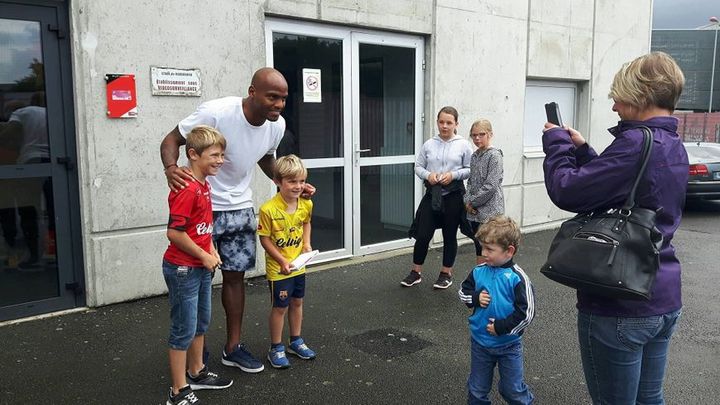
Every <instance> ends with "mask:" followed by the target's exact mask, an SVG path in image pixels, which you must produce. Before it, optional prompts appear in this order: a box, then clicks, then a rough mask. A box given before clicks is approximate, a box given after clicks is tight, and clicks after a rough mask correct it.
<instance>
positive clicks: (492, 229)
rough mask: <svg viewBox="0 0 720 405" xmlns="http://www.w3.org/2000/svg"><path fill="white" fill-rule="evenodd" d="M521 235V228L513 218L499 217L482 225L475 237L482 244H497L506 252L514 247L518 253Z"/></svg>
mask: <svg viewBox="0 0 720 405" xmlns="http://www.w3.org/2000/svg"><path fill="white" fill-rule="evenodd" d="M520 235H521V234H520V227H519V226H518V224H517V223H516V222H515V221H513V219H512V218H510V217H507V216H505V215H497V216H494V217H492V218H490V219H488V220H487V222H485V223H484V224H482V225H480V229H478V231H477V233H476V234H475V237H476V238H477V239H478V240H479V241H480V243H482V244H486V243H492V244H496V245H499V246H500V247H502V248H503V249H505V250H508V248H510V246H514V247H515V252H516V253H517V251H518V248H519V247H520Z"/></svg>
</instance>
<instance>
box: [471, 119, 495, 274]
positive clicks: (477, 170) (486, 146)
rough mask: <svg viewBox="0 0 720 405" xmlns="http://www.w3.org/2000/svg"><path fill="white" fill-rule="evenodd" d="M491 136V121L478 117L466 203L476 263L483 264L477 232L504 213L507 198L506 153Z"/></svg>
mask: <svg viewBox="0 0 720 405" xmlns="http://www.w3.org/2000/svg"><path fill="white" fill-rule="evenodd" d="M492 138H493V130H492V124H491V123H490V121H488V120H486V119H481V120H477V121H475V122H474V123H473V124H472V127H470V139H472V141H473V144H475V146H477V150H476V151H475V152H474V153H473V154H472V158H471V159H470V178H469V179H468V182H467V193H465V196H464V197H463V202H464V203H465V210H466V211H467V219H468V221H469V222H470V226H471V228H472V232H473V236H472V239H473V243H475V255H476V256H477V264H481V263H484V262H485V259H484V258H483V256H482V246H481V245H480V242H479V241H478V240H477V238H476V237H475V233H476V232H477V230H478V228H480V225H482V224H483V223H485V221H487V220H488V219H490V218H492V217H494V216H496V215H501V214H504V213H505V198H504V197H503V191H502V180H503V153H502V151H501V150H500V149H496V148H494V147H493V146H492Z"/></svg>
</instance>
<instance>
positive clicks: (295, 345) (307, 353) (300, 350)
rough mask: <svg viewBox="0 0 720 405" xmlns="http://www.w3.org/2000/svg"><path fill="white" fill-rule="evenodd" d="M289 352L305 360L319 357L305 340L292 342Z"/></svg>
mask: <svg viewBox="0 0 720 405" xmlns="http://www.w3.org/2000/svg"><path fill="white" fill-rule="evenodd" d="M287 351H288V353H291V354H294V355H296V356H298V357H300V358H301V359H303V360H312V359H314V358H315V356H317V355H316V354H315V352H314V351H313V350H312V349H310V348H309V347H307V345H306V344H305V341H304V340H303V338H298V339H295V340H293V341H292V342H290V345H289V346H288V350H287Z"/></svg>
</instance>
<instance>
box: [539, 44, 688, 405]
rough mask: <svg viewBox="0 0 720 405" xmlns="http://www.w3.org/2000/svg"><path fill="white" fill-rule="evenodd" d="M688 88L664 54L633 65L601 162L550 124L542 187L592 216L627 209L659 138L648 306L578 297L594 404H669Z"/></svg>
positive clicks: (567, 131)
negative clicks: (679, 108) (683, 97)
mask: <svg viewBox="0 0 720 405" xmlns="http://www.w3.org/2000/svg"><path fill="white" fill-rule="evenodd" d="M684 82H685V78H684V77H683V74H682V72H681V71H680V68H679V67H678V66H677V64H676V63H675V61H674V60H673V59H672V58H671V57H670V56H668V55H667V54H665V53H662V52H653V53H650V54H647V55H644V56H641V57H639V58H637V59H635V60H633V61H632V62H630V63H626V64H625V65H624V66H623V67H622V69H620V71H619V72H617V74H616V75H615V78H614V80H613V83H612V87H611V89H610V94H609V96H610V97H611V98H612V99H613V101H614V104H613V107H612V109H613V111H615V112H617V114H618V115H619V116H620V122H619V123H618V125H617V126H616V127H613V128H610V129H609V131H610V133H611V134H612V135H613V136H614V137H615V140H614V141H613V142H612V143H611V144H610V145H609V146H608V147H607V148H606V149H605V150H604V151H603V152H602V153H601V154H599V155H598V154H597V153H596V152H595V151H594V150H593V149H592V148H591V147H590V146H589V145H588V144H587V143H586V142H585V139H583V137H582V135H581V134H580V133H579V132H578V131H576V130H574V129H572V128H567V127H565V128H560V127H557V126H555V125H553V124H551V123H546V124H545V130H544V135H543V150H544V151H545V161H544V164H543V168H544V171H545V186H546V188H547V191H548V194H549V195H550V198H551V199H552V201H553V202H554V203H555V205H557V206H558V207H560V208H562V209H564V210H567V211H572V212H587V211H594V210H602V209H605V208H613V207H618V206H621V205H622V203H623V202H624V200H625V199H626V197H627V195H628V194H629V193H630V189H631V188H632V184H631V183H632V182H633V180H634V176H635V173H637V170H638V165H639V161H640V157H641V154H642V141H643V133H642V131H641V130H640V128H639V127H640V126H647V127H648V128H650V129H651V131H652V133H653V140H654V144H653V149H652V154H651V157H650V161H649V163H648V168H647V170H646V172H645V174H644V176H643V178H642V180H641V182H640V186H639V188H638V191H637V196H636V201H637V204H638V205H639V206H641V207H645V208H651V209H654V210H657V211H658V214H657V217H656V226H657V228H658V229H659V230H660V232H662V234H663V244H662V247H661V250H660V268H659V270H658V273H657V278H656V280H655V284H654V286H653V290H652V298H651V299H650V300H648V301H628V300H621V299H612V298H606V297H601V296H598V295H594V294H592V293H591V292H589V291H585V290H583V291H578V292H577V308H578V339H579V342H580V352H581V357H582V363H583V370H584V372H585V380H586V382H587V387H588V391H589V392H590V396H591V397H592V399H593V403H594V404H613V405H616V404H617V405H620V404H635V403H642V404H663V403H664V398H663V390H662V384H663V378H664V375H665V364H666V360H667V351H668V346H669V343H670V338H671V336H672V333H673V330H674V329H675V324H676V322H677V320H678V317H679V316H680V311H681V308H682V302H681V297H680V262H679V261H678V259H677V257H676V256H675V249H674V248H673V246H672V244H671V241H672V238H673V234H674V233H675V230H677V228H678V225H679V224H680V217H681V215H682V209H683V204H684V201H685V189H686V186H687V180H688V158H687V153H686V152H685V148H684V147H683V144H682V139H680V137H679V136H678V134H677V125H678V121H677V119H676V118H674V117H672V116H671V114H672V112H673V110H674V109H675V105H676V103H677V101H678V99H679V97H680V93H681V92H682V87H683V84H684Z"/></svg>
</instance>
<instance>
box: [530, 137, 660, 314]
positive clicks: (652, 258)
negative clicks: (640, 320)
mask: <svg viewBox="0 0 720 405" xmlns="http://www.w3.org/2000/svg"><path fill="white" fill-rule="evenodd" d="M641 129H642V131H643V135H644V145H643V152H642V153H643V154H642V158H641V159H640V161H641V165H640V170H639V172H638V174H637V177H636V178H635V182H634V184H633V187H632V190H631V191H630V195H629V196H628V198H627V200H626V201H625V204H624V205H623V206H622V207H621V208H613V209H609V210H606V211H602V212H589V213H581V214H578V215H576V216H575V217H573V218H571V219H569V220H567V221H565V222H563V223H562V225H561V226H560V230H559V231H558V233H557V235H555V239H553V241H552V244H551V245H550V250H549V252H548V258H547V262H546V263H545V265H543V266H542V268H541V269H540V272H541V273H542V274H544V275H545V276H547V277H548V278H549V279H551V280H553V281H556V282H558V283H560V284H563V285H566V286H568V287H572V288H575V289H578V290H581V291H583V292H588V293H591V294H595V295H599V296H604V297H610V298H620V299H635V300H649V299H650V296H651V293H652V287H653V283H654V282H655V275H656V274H657V270H658V267H659V265H660V258H659V251H660V245H661V244H662V234H661V233H660V231H658V230H657V228H656V227H655V215H656V212H655V211H653V210H650V209H647V208H640V207H637V206H636V205H635V192H636V190H637V187H638V184H639V183H640V179H641V178H642V176H643V173H644V172H645V168H646V167H647V164H648V160H649V158H650V153H651V151H652V143H653V138H652V133H651V132H650V129H649V128H647V127H641Z"/></svg>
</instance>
